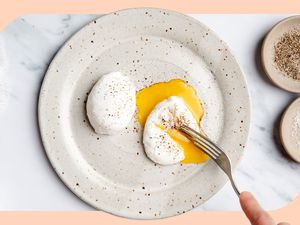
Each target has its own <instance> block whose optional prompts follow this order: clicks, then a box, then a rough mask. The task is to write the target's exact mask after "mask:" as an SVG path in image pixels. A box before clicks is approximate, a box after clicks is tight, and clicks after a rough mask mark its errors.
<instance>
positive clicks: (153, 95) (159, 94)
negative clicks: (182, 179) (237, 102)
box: [136, 79, 209, 163]
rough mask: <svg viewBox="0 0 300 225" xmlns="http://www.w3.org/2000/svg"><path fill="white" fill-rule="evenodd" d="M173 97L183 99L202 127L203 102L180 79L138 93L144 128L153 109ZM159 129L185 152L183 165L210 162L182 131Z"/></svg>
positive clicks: (137, 101) (139, 112)
mask: <svg viewBox="0 0 300 225" xmlns="http://www.w3.org/2000/svg"><path fill="white" fill-rule="evenodd" d="M171 96H177V97H181V98H182V99H183V100H184V102H185V104H186V106H187V107H188V109H189V110H190V111H191V113H192V114H193V116H194V118H195V120H196V121H197V123H198V125H200V121H201V119H202V116H203V113H204V110H203V107H202V104H201V101H200V100H199V98H198V97H197V94H196V90H195V89H194V88H193V87H192V86H191V85H189V84H187V83H186V82H185V81H183V80H180V79H174V80H170V81H168V82H160V83H156V84H153V85H151V86H149V87H146V88H144V89H142V90H140V91H139V92H138V93H137V95H136V104H137V109H138V112H137V117H138V121H139V123H140V124H141V125H142V126H144V125H145V123H146V120H147V117H148V115H149V114H150V113H151V111H152V110H153V108H154V107H155V106H156V105H157V104H158V103H160V102H161V101H163V100H165V99H167V98H169V97H171ZM159 128H161V129H163V130H165V131H166V132H167V134H168V135H169V136H170V137H171V138H172V139H173V140H174V141H175V142H176V143H177V144H178V146H180V148H181V149H182V150H183V151H184V155H185V159H184V160H183V161H181V163H202V162H205V161H207V160H208V158H209V157H208V155H206V154H205V153H204V152H203V151H201V150H200V149H199V148H197V147H196V146H195V145H194V144H193V143H192V142H191V141H190V140H189V139H187V138H186V137H185V136H184V135H183V134H182V133H181V132H180V131H178V130H175V129H170V130H166V129H165V128H164V127H163V126H159Z"/></svg>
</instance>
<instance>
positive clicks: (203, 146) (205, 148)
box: [182, 127, 219, 159]
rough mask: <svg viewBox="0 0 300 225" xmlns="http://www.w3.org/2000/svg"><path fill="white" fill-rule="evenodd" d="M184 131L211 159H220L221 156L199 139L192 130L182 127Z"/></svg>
mask: <svg viewBox="0 0 300 225" xmlns="http://www.w3.org/2000/svg"><path fill="white" fill-rule="evenodd" d="M182 131H183V132H184V133H185V134H187V135H188V136H189V137H190V138H191V139H192V140H193V142H194V144H196V145H197V146H198V147H200V149H202V150H203V151H204V152H205V153H206V154H207V155H209V156H210V157H211V158H213V159H216V158H217V157H219V154H218V153H217V152H216V151H214V149H213V148H212V147H210V146H209V145H208V144H207V143H205V142H203V141H202V140H201V139H199V138H198V137H197V136H196V135H195V133H194V132H193V131H192V130H189V129H185V128H184V127H182Z"/></svg>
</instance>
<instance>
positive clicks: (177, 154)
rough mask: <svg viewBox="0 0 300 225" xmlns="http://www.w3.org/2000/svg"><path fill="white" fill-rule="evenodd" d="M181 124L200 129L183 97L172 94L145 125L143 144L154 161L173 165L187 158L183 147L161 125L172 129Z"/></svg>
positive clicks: (152, 113)
mask: <svg viewBox="0 0 300 225" xmlns="http://www.w3.org/2000/svg"><path fill="white" fill-rule="evenodd" d="M180 124H181V125H182V124H185V125H187V126H189V127H191V128H193V129H195V130H196V131H199V126H198V124H197V121H196V120H195V119H194V117H193V115H192V113H191V111H190V110H189V109H188V108H187V106H186V104H185V103H184V101H183V99H182V98H180V97H175V96H171V97H169V98H168V99H166V100H164V101H162V102H160V103H159V104H157V105H156V106H155V108H154V109H153V110H152V112H151V113H150V115H149V116H148V118H147V121H146V124H145V127H144V134H143V144H144V148H145V152H146V154H147V156H148V157H149V158H150V159H151V160H152V161H153V162H155V163H158V164H161V165H171V164H175V163H179V162H180V161H182V160H183V159H184V158H185V156H184V151H183V149H182V148H181V147H180V146H179V145H178V144H177V143H176V142H175V141H174V140H173V139H172V138H171V137H170V136H169V135H168V134H167V132H166V131H165V130H164V129H161V128H160V127H159V126H163V127H165V128H166V129H172V128H176V127H177V126H178V125H180Z"/></svg>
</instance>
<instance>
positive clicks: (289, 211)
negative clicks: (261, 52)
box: [0, 0, 300, 225]
mask: <svg viewBox="0 0 300 225" xmlns="http://www.w3.org/2000/svg"><path fill="white" fill-rule="evenodd" d="M3 2H4V0H2V4H1V5H2V7H1V9H0V28H1V29H3V28H4V27H5V25H7V23H9V22H10V21H12V20H13V19H15V18H17V17H19V16H21V15H25V14H34V13H37V14H41V13H106V12H111V11H116V10H119V9H122V8H132V7H146V6H147V7H157V8H168V9H171V10H175V11H179V12H182V13H299V11H300V1H299V0H176V1H174V0H164V1H155V0H114V1H97V0H42V1H41V0H22V1H18V0H10V1H5V3H4V4H3ZM12 179H13V178H12ZM236 200H237V199H233V201H236ZM299 208H300V196H298V197H297V198H296V199H295V200H294V201H293V202H292V203H291V204H289V205H288V206H286V207H285V208H282V209H280V210H277V211H273V212H271V214H272V216H273V217H274V218H275V219H276V220H277V221H278V222H279V221H288V222H290V223H291V224H293V225H296V224H299V221H300V214H299ZM224 223H225V224H233V225H234V224H237V225H244V224H245V225H246V224H249V222H248V221H247V220H246V218H245V216H244V214H242V213H241V212H188V213H186V214H183V215H180V216H177V217H173V218H169V219H163V220H154V221H138V220H128V219H124V218H120V217H116V216H112V215H110V214H107V213H103V212H96V211H93V212H0V224H5V225H17V224H18V225H27V224H28V225H29V224H30V225H40V224H43V225H50V224H51V225H55V224H72V225H79V224H80V225H82V224H89V225H96V224H97V225H99V224H105V225H109V224H118V225H128V224H134V225H138V224H149V225H158V224H160V225H171V224H172V225H176V224H189V225H196V224H199V225H200V224H209V225H220V224H224Z"/></svg>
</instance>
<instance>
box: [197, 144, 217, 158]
mask: <svg viewBox="0 0 300 225" xmlns="http://www.w3.org/2000/svg"><path fill="white" fill-rule="evenodd" d="M194 145H196V146H197V147H198V148H200V149H201V150H202V151H203V152H205V153H206V154H207V155H208V156H209V157H210V158H212V159H214V160H215V159H217V156H216V155H214V154H213V153H212V152H211V151H210V150H208V149H207V148H206V147H204V146H203V145H201V144H199V143H198V142H194Z"/></svg>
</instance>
